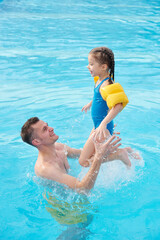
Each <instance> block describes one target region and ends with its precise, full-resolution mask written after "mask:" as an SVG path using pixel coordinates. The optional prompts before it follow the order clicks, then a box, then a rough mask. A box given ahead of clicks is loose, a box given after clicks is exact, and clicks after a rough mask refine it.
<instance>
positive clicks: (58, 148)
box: [55, 142, 66, 150]
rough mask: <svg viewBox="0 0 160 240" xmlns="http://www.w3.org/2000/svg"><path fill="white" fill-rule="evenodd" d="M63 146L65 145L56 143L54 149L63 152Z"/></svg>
mask: <svg viewBox="0 0 160 240" xmlns="http://www.w3.org/2000/svg"><path fill="white" fill-rule="evenodd" d="M65 146H66V145H65V144H63V143H58V142H56V143H55V147H56V149H57V150H64V148H65Z"/></svg>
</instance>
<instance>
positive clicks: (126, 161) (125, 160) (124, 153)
mask: <svg viewBox="0 0 160 240" xmlns="http://www.w3.org/2000/svg"><path fill="white" fill-rule="evenodd" d="M119 158H120V160H121V161H122V162H123V163H124V164H125V165H126V166H127V167H131V161H130V160H129V157H128V151H127V149H125V148H121V149H120V151H119Z"/></svg>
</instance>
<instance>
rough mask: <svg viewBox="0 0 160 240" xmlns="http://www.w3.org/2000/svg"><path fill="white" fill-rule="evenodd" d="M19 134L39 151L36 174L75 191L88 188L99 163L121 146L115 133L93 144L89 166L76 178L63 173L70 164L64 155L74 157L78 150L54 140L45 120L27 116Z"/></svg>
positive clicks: (51, 129) (77, 154) (91, 185)
mask: <svg viewBox="0 0 160 240" xmlns="http://www.w3.org/2000/svg"><path fill="white" fill-rule="evenodd" d="M21 137H22V140H23V141H24V142H26V143H28V144H30V145H32V146H35V147H36V148H37V149H38V151H39V154H38V159H37V161H36V164H35V173H36V175H37V176H40V177H43V178H47V179H51V180H53V181H56V182H59V183H61V184H65V185H67V186H68V187H70V188H72V189H77V190H78V191H81V190H90V189H91V188H92V187H93V186H94V183H95V181H96V178H97V175H98V173H99V169H100V166H101V164H102V162H104V161H107V156H108V155H109V154H111V153H112V152H113V151H115V150H117V149H118V147H119V146H120V145H121V144H120V143H118V142H119V141H120V140H121V139H116V140H114V139H115V138H116V137H115V136H112V137H111V138H110V139H109V140H108V141H107V142H104V143H102V144H99V143H95V155H94V156H93V157H92V161H91V165H90V168H89V170H88V172H87V174H86V175H85V176H84V177H83V179H82V180H81V181H79V180H78V179H77V178H75V177H72V176H71V175H69V174H68V173H67V170H68V169H69V167H70V166H69V163H68V161H67V157H72V158H77V157H79V156H80V153H81V150H79V149H74V148H71V147H69V146H67V145H65V144H62V143H57V140H58V138H59V137H58V136H57V135H56V134H55V133H54V129H53V128H52V127H49V126H48V124H47V123H46V122H44V121H42V120H40V119H39V118H37V117H33V118H30V119H29V120H28V121H27V122H26V123H25V124H24V125H23V127H22V129H21ZM113 140H114V141H113ZM86 160H87V159H86Z"/></svg>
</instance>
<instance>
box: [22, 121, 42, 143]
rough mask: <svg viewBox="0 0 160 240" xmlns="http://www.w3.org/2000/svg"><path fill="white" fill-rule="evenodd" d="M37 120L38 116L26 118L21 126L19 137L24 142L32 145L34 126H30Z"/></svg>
mask: <svg viewBox="0 0 160 240" xmlns="http://www.w3.org/2000/svg"><path fill="white" fill-rule="evenodd" d="M38 121H39V118H38V117H32V118H30V119H28V120H27V121H26V122H25V124H24V125H23V127H22V128H21V138H22V140H23V141H24V142H26V143H28V144H30V145H32V146H33V144H32V141H33V139H34V128H33V127H32V126H33V125H34V124H36V123H37V122H38Z"/></svg>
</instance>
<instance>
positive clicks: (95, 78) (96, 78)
mask: <svg viewBox="0 0 160 240" xmlns="http://www.w3.org/2000/svg"><path fill="white" fill-rule="evenodd" d="M98 79H99V77H98V76H96V77H94V83H95V84H96V82H97V81H98Z"/></svg>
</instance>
